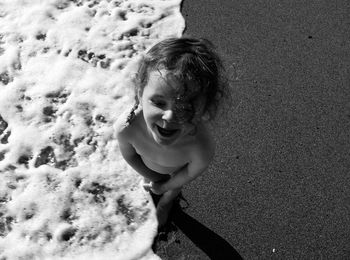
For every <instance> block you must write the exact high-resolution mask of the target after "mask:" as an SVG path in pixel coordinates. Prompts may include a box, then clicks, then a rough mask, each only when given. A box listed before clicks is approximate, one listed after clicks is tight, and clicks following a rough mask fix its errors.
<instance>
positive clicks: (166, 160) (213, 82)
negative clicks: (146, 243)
mask: <svg viewBox="0 0 350 260" xmlns="http://www.w3.org/2000/svg"><path fill="white" fill-rule="evenodd" d="M212 48H213V47H212V44H211V43H210V42H209V41H207V40H204V39H193V38H171V39H166V40H164V41H161V42H160V43H158V44H156V45H155V46H153V47H152V48H151V49H150V50H149V51H148V52H147V53H146V55H145V56H144V57H143V59H142V60H141V63H140V67H139V70H138V72H137V74H136V77H135V87H136V88H135V89H136V91H135V92H136V93H135V100H136V102H135V105H134V107H133V108H132V109H131V111H130V110H128V111H126V113H124V114H123V115H122V116H121V117H119V119H118V121H117V123H116V130H117V138H118V141H119V147H120V151H121V153H122V155H123V157H124V159H125V160H126V161H127V162H128V163H129V164H130V165H131V166H132V167H133V168H134V169H135V170H136V171H137V172H138V173H139V174H141V175H142V176H143V177H144V179H145V184H144V187H145V188H146V189H148V190H150V191H151V192H152V193H154V194H157V195H161V197H160V199H159V202H158V205H157V218H158V222H159V226H160V227H161V226H162V225H164V224H165V223H166V221H167V219H168V215H169V212H170V210H171V208H172V205H173V202H174V200H175V199H176V198H177V196H178V195H179V193H180V191H181V188H182V186H183V185H185V184H186V183H189V182H190V181H192V180H193V179H195V178H196V177H198V176H199V175H201V174H202V173H204V172H205V171H206V169H207V168H208V165H209V163H210V162H211V160H212V159H213V156H214V142H213V138H212V136H211V135H210V132H209V130H208V127H207V123H208V121H209V120H210V119H212V118H213V117H214V115H215V112H216V110H217V106H218V102H219V98H220V97H221V96H222V93H223V89H222V88H223V84H221V80H220V72H221V71H220V69H221V63H220V60H219V58H218V56H217V55H216V54H215V53H214V51H213V50H212Z"/></svg>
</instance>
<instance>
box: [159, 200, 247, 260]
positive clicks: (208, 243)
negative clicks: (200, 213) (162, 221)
mask: <svg viewBox="0 0 350 260" xmlns="http://www.w3.org/2000/svg"><path fill="white" fill-rule="evenodd" d="M170 221H171V222H172V223H174V224H175V225H176V227H177V228H178V229H180V230H181V231H182V232H183V233H184V234H185V235H186V236H187V237H188V238H189V239H190V240H191V241H192V242H193V243H194V244H195V245H196V246H197V247H198V248H199V249H201V250H202V251H203V252H204V253H205V254H206V255H207V256H208V257H209V258H210V259H214V260H222V259H232V260H235V259H243V258H242V257H241V256H240V254H239V253H238V252H237V251H236V250H235V249H234V248H233V247H232V246H231V245H230V244H229V243H228V242H227V241H226V240H225V239H224V238H222V237H221V236H219V235H218V234H216V233H215V232H213V231H212V230H210V229H209V228H207V227H206V226H204V225H203V224H201V223H200V222H198V221H197V220H196V219H194V218H193V217H191V216H190V215H188V214H186V213H185V212H184V211H183V210H182V208H181V206H180V205H179V204H178V203H176V204H175V205H174V208H173V210H172V213H171V219H170ZM170 221H169V222H170ZM172 223H168V224H167V225H166V226H168V227H165V231H164V232H165V233H167V232H171V231H174V227H171V226H172ZM169 226H170V228H169ZM165 236H167V234H165ZM163 239H164V238H163Z"/></svg>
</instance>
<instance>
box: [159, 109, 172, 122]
mask: <svg viewBox="0 0 350 260" xmlns="http://www.w3.org/2000/svg"><path fill="white" fill-rule="evenodd" d="M162 119H163V120H164V121H167V122H172V121H174V120H175V115H174V112H173V111H172V110H171V109H168V110H165V111H164V113H163V116H162Z"/></svg>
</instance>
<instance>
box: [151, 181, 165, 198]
mask: <svg viewBox="0 0 350 260" xmlns="http://www.w3.org/2000/svg"><path fill="white" fill-rule="evenodd" d="M150 189H151V191H152V192H153V193H154V194H157V195H162V194H163V193H164V192H165V191H164V189H163V186H162V182H151V183H150Z"/></svg>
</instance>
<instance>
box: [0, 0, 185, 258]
mask: <svg viewBox="0 0 350 260" xmlns="http://www.w3.org/2000/svg"><path fill="white" fill-rule="evenodd" d="M180 3H181V1H179V0H114V1H112V0H109V1H108V0H105V1H103V0H102V1H96V0H95V1H84V0H71V1H68V0H46V1H41V0H0V258H1V259H2V258H4V257H5V259H19V258H21V259H123V260H127V259H158V257H157V256H156V255H155V254H154V253H153V252H152V250H151V245H152V242H153V238H154V236H155V235H156V230H157V221H156V217H155V209H154V205H153V204H152V200H151V198H150V196H149V194H147V193H146V192H145V191H144V190H143V189H142V187H141V185H140V177H139V175H138V174H136V173H135V172H134V171H133V170H132V169H131V168H130V167H129V166H128V165H127V164H126V163H125V162H124V160H123V158H122V156H121V155H120V152H119V149H118V142H117V141H116V139H115V137H114V133H113V127H112V126H113V124H114V122H115V121H116V120H117V118H118V116H119V115H120V113H121V111H123V110H125V109H126V108H128V107H129V106H132V102H133V85H132V83H131V82H132V81H131V77H132V76H133V73H135V70H136V68H137V64H138V60H139V57H140V55H142V53H144V52H145V51H146V50H147V49H148V48H149V47H150V46H152V45H153V44H154V43H156V42H157V41H160V40H161V39H164V38H166V37H170V36H175V37H178V36H181V34H182V32H183V29H184V19H183V17H182V16H181V13H180Z"/></svg>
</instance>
